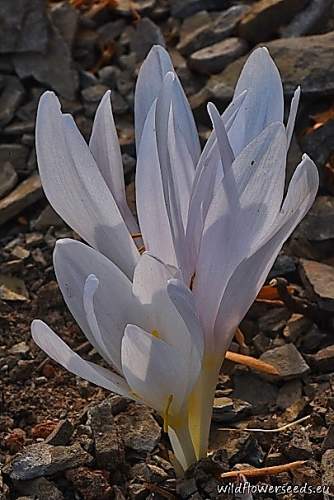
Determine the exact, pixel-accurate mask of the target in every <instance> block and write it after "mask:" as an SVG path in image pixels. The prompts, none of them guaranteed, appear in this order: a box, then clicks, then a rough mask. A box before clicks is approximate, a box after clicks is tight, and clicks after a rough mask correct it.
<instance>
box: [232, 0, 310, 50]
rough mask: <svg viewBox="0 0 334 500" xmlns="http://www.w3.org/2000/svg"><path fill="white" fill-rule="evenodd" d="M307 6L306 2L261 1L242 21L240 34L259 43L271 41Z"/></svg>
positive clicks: (253, 6) (300, 0)
mask: <svg viewBox="0 0 334 500" xmlns="http://www.w3.org/2000/svg"><path fill="white" fill-rule="evenodd" d="M305 4H306V0H260V1H259V2H255V3H254V4H253V5H252V7H251V9H250V11H249V12H248V13H247V14H246V15H245V17H244V18H243V19H242V20H241V23H240V26H239V34H240V36H241V37H242V38H245V40H249V41H250V42H253V43H257V42H263V41H265V40H270V37H271V36H272V35H274V34H275V33H276V32H277V31H278V28H279V27H280V26H281V25H283V24H286V23H287V22H288V21H290V19H291V18H292V17H293V16H294V15H295V14H297V12H299V11H300V10H301V9H302V8H303V7H304V6H305Z"/></svg>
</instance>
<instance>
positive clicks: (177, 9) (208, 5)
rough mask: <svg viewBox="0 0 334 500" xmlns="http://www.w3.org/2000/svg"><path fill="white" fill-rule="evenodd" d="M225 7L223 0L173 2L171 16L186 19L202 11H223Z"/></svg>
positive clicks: (182, 0)
mask: <svg viewBox="0 0 334 500" xmlns="http://www.w3.org/2000/svg"><path fill="white" fill-rule="evenodd" d="M224 7H225V4H224V2H222V1H221V0H172V1H171V14H172V16H173V17H180V18H185V17H189V16H192V15H193V14H196V12H199V11H200V10H222V9H224Z"/></svg>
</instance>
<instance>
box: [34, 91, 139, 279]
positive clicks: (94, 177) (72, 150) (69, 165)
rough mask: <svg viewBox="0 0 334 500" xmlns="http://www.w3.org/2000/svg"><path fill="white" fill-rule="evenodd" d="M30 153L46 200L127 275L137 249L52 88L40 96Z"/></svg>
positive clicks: (133, 263)
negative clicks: (37, 168) (37, 170)
mask: <svg viewBox="0 0 334 500" xmlns="http://www.w3.org/2000/svg"><path fill="white" fill-rule="evenodd" d="M36 152H37V159H38V165H39V171H40V175H41V180H42V184H43V188H44V191H45V194H46V196H47V198H48V199H49V201H50V203H51V204H52V206H53V207H54V209H55V210H56V211H57V212H58V213H59V215H60V216H61V217H62V218H63V219H64V220H65V222H67V223H68V224H69V225H70V226H71V227H72V228H73V229H74V230H75V231H77V232H78V233H79V234H80V236H82V238H83V239H85V240H86V241H87V242H88V243H90V244H91V245H92V246H94V247H95V248H97V249H98V250H99V251H101V252H102V253H103V254H105V255H106V256H107V257H109V258H110V259H111V260H112V261H113V262H114V263H115V264H117V265H118V266H119V267H120V268H121V269H123V270H124V272H126V274H127V275H128V276H131V275H132V273H133V269H134V267H135V264H136V261H137V259H138V256H139V254H138V251H137V248H136V246H135V244H134V242H133V240H132V238H131V235H130V233H129V231H128V229H127V227H126V225H125V223H124V221H123V219H122V216H121V214H120V211H119V209H118V207H117V204H116V202H115V200H114V198H113V196H112V194H111V193H110V191H109V189H108V187H107V185H106V183H105V182H104V179H103V177H102V175H101V173H100V172H99V170H98V168H97V166H96V163H95V161H94V159H93V157H92V155H91V153H90V151H89V148H88V146H87V144H86V143H85V141H84V139H83V137H82V136H81V134H80V133H79V131H78V129H77V127H76V125H75V123H74V121H73V119H72V118H71V117H70V116H65V115H62V114H61V112H60V105H59V101H58V99H57V98H56V96H55V95H54V94H53V93H52V92H46V93H45V94H43V96H42V97H41V99H40V104H39V107H38V113H37V125H36Z"/></svg>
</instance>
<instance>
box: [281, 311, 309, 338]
mask: <svg viewBox="0 0 334 500" xmlns="http://www.w3.org/2000/svg"><path fill="white" fill-rule="evenodd" d="M312 325H313V323H312V321H311V320H310V319H308V318H306V317H305V316H303V315H302V314H293V315H292V316H291V318H289V320H288V322H287V324H286V326H285V328H284V330H283V337H284V338H285V339H286V340H287V341H289V342H296V340H297V339H299V337H301V336H302V335H305V333H306V332H307V331H309V330H310V329H311V327H312Z"/></svg>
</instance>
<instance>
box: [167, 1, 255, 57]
mask: <svg viewBox="0 0 334 500" xmlns="http://www.w3.org/2000/svg"><path fill="white" fill-rule="evenodd" d="M248 9H249V7H248V6H247V5H233V6H232V7H230V8H229V9H227V10H226V11H224V12H222V13H221V14H219V15H218V16H217V17H216V18H215V19H214V20H212V19H211V17H210V16H209V14H208V13H207V12H206V11H203V12H205V14H206V16H205V15H204V14H203V12H199V13H198V14H197V16H199V15H200V14H201V23H200V25H199V26H195V27H192V29H189V30H187V31H185V32H184V34H183V36H182V33H181V39H180V42H179V44H178V46H177V49H178V50H179V51H180V52H181V54H182V55H184V56H188V55H190V54H192V53H193V52H195V51H197V50H199V49H202V48H203V47H208V46H210V45H213V44H214V43H217V42H220V41H221V40H224V39H225V38H227V37H229V36H231V35H232V34H234V33H235V31H236V27H237V25H238V23H239V22H240V20H241V19H242V17H243V15H244V14H245V13H246V12H247V11H248ZM193 17H195V16H193ZM190 19H193V18H189V20H190ZM187 20H188V19H186V21H187ZM186 21H185V22H184V24H185V23H186ZM189 24H190V23H189Z"/></svg>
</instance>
